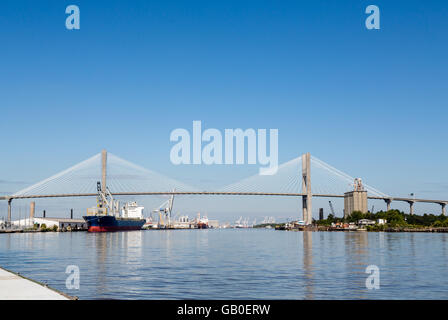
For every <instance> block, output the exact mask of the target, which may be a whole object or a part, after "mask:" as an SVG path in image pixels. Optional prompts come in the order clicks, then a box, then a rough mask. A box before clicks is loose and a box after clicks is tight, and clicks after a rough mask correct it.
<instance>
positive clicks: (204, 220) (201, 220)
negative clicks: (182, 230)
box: [196, 213, 208, 229]
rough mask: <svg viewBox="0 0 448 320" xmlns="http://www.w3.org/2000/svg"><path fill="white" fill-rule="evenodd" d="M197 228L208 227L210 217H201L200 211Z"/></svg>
mask: <svg viewBox="0 0 448 320" xmlns="http://www.w3.org/2000/svg"><path fill="white" fill-rule="evenodd" d="M196 221H197V222H196V228H198V229H208V218H207V217H206V216H204V217H202V218H201V214H200V213H198V217H197V219H196Z"/></svg>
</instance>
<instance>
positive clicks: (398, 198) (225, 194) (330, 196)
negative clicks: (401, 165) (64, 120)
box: [0, 191, 448, 204]
mask: <svg viewBox="0 0 448 320" xmlns="http://www.w3.org/2000/svg"><path fill="white" fill-rule="evenodd" d="M112 195H114V196H145V195H148V196H150V195H223V196H280V197H283V196H286V197H300V196H305V195H306V194H304V193H276V192H220V191H174V192H170V191H166V192H165V191H163V192H117V193H112ZM96 196H97V193H73V194H47V195H22V196H14V195H12V196H3V197H0V200H9V199H11V200H12V199H35V198H67V197H96ZM312 196H313V197H322V198H344V195H340V194H313V195H312ZM367 198H368V199H372V200H390V201H404V202H425V203H437V204H448V200H432V199H414V198H402V197H377V196H368V197H367Z"/></svg>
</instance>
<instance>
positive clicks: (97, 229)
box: [87, 226, 141, 232]
mask: <svg viewBox="0 0 448 320" xmlns="http://www.w3.org/2000/svg"><path fill="white" fill-rule="evenodd" d="M131 230H141V227H131V226H129V227H118V226H107V227H105V226H101V227H100V226H91V227H89V229H88V230H87V231H88V232H111V231H131Z"/></svg>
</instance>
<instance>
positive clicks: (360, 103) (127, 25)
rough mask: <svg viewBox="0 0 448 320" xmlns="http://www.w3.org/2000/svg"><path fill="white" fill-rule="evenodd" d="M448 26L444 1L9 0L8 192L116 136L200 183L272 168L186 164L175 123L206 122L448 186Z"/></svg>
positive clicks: (436, 189) (119, 151) (3, 103)
mask: <svg viewBox="0 0 448 320" xmlns="http://www.w3.org/2000/svg"><path fill="white" fill-rule="evenodd" d="M70 4H76V5H78V6H79V8H80V11H81V29H80V30H71V31H69V30H67V29H66V28H65V19H66V16H67V15H66V14H65V7H66V6H67V5H70ZM370 4H375V5H377V6H378V7H379V8H380V10H381V29H380V30H367V29H366V28H365V26H364V21H365V19H366V17H367V15H366V14H365V13H364V11H365V8H366V7H367V6H368V5H370ZM447 34H448V5H447V4H446V2H444V1H376V0H375V1H241V0H240V1H39V2H36V1H21V0H19V1H9V0H7V1H2V2H1V3H0V43H1V46H2V50H0V108H1V121H0V123H1V125H0V137H1V140H2V152H1V157H0V192H10V191H12V192H14V191H17V190H18V189H21V188H23V187H25V186H26V185H27V184H32V183H34V182H37V181H39V180H42V179H44V178H46V177H48V176H50V175H52V174H54V173H56V172H58V171H61V170H63V169H65V168H67V167H69V166H71V165H73V164H75V163H77V162H79V161H82V160H84V159H86V158H88V157H90V156H92V155H94V154H96V153H98V152H99V151H100V150H101V149H102V148H106V149H108V150H109V151H110V152H112V153H114V154H116V155H118V156H120V157H122V158H124V159H127V160H130V161H132V162H135V163H137V164H139V165H142V166H144V167H147V168H150V169H153V170H155V171H159V172H161V173H164V174H165V175H168V176H171V177H174V178H177V179H179V180H182V181H186V182H188V183H190V184H195V182H197V183H196V184H200V183H201V180H202V181H205V180H207V181H210V180H213V181H212V183H214V184H216V185H225V184H228V183H231V182H233V181H237V180H239V179H241V178H243V177H246V176H250V175H252V174H255V173H257V171H258V165H252V166H211V167H207V166H186V165H181V166H174V165H172V164H171V163H170V161H169V152H170V149H171V147H172V146H173V143H171V142H170V141H169V135H170V132H171V131H172V130H173V129H176V128H186V129H188V130H191V126H192V121H193V120H201V121H202V124H203V126H204V127H205V128H217V129H219V130H224V129H225V128H243V129H245V128H266V129H270V128H276V129H278V130H279V161H280V162H285V161H287V160H290V159H292V158H295V157H297V156H298V155H300V154H302V153H304V152H311V153H312V154H313V155H315V156H316V157H318V158H320V159H322V160H324V161H326V162H328V163H330V164H331V165H333V166H334V167H336V168H338V169H340V170H342V171H344V172H347V173H348V174H350V175H352V176H360V177H362V178H363V180H364V181H367V182H368V183H369V184H370V185H372V186H375V187H376V188H377V189H379V190H381V191H383V192H385V193H388V194H392V195H397V196H398V195H406V194H408V193H410V192H414V193H415V194H416V195H417V196H421V197H426V198H448V171H447V155H448V150H447V142H446V141H447V138H448V130H447V120H446V119H447V115H448V111H447V101H448V99H447V98H448V81H447V80H446V75H447V74H448V62H447V59H446V57H447V56H448V42H447ZM416 210H417V211H418V208H416ZM437 210H438V209H437Z"/></svg>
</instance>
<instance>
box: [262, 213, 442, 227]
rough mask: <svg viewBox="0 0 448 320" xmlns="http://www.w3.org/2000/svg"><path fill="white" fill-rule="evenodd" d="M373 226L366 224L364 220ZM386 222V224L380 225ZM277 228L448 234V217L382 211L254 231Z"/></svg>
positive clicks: (271, 225)
mask: <svg viewBox="0 0 448 320" xmlns="http://www.w3.org/2000/svg"><path fill="white" fill-rule="evenodd" d="M363 220H364V221H365V220H369V221H370V222H371V223H372V224H371V225H365V224H362V221H363ZM379 221H383V223H379ZM268 226H270V227H271V228H275V229H276V230H309V231H371V232H448V216H444V215H442V214H440V215H434V214H427V213H425V214H424V215H415V214H412V215H411V214H407V213H404V212H402V211H399V210H389V211H379V212H376V213H370V212H367V213H362V212H359V211H355V212H353V213H352V214H351V215H350V216H349V217H347V218H338V217H335V216H334V215H332V214H329V215H328V217H327V218H326V219H323V220H314V219H313V224H312V225H311V226H301V225H298V224H295V223H291V222H286V223H271V224H262V225H257V226H254V228H267V227H268Z"/></svg>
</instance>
